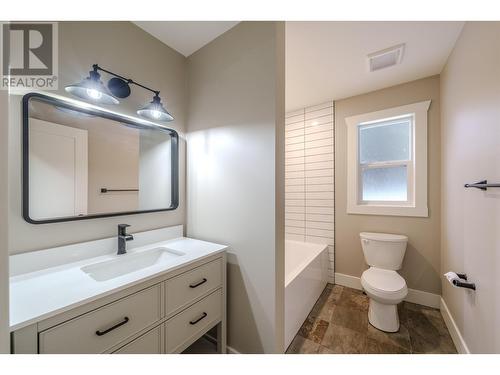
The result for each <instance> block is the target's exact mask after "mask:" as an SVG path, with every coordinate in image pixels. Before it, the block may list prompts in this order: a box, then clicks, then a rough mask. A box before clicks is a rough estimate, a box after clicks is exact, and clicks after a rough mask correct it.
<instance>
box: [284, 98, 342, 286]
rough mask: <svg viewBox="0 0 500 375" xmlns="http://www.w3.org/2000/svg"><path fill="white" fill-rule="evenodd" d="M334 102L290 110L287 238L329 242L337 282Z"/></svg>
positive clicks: (331, 268) (287, 127)
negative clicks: (335, 255)
mask: <svg viewBox="0 0 500 375" xmlns="http://www.w3.org/2000/svg"><path fill="white" fill-rule="evenodd" d="M333 114H334V103H333V102H327V103H323V104H320V105H316V106H313V107H307V108H304V109H300V110H297V111H293V112H288V113H287V114H286V116H285V117H286V119H285V233H286V239H290V240H296V241H305V242H315V243H324V244H327V245H329V247H328V252H329V256H330V265H329V270H328V273H329V278H330V282H332V283H333V282H334V210H335V202H334V173H333V168H334V132H333V129H334V127H333V121H334V116H333Z"/></svg>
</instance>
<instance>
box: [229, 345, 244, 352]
mask: <svg viewBox="0 0 500 375" xmlns="http://www.w3.org/2000/svg"><path fill="white" fill-rule="evenodd" d="M226 351H227V354H241V353H240V352H239V351H237V350H236V349H235V348H233V347H232V346H229V345H226Z"/></svg>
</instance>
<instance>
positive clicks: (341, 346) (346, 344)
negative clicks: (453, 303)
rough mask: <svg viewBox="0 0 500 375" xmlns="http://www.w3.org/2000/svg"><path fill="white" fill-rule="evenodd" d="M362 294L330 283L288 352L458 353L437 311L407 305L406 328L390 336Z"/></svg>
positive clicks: (401, 309)
mask: <svg viewBox="0 0 500 375" xmlns="http://www.w3.org/2000/svg"><path fill="white" fill-rule="evenodd" d="M368 307H369V299H368V297H367V296H366V295H364V294H363V293H362V292H361V291H359V290H355V289H351V288H347V287H343V286H340V285H332V284H328V285H327V286H326V288H325V290H324V291H323V293H322V294H321V297H320V298H319V299H318V301H317V303H316V304H315V305H314V308H313V309H312V311H311V313H310V314H309V316H308V317H307V319H306V321H305V322H304V324H302V327H301V328H300V330H299V332H298V334H297V336H296V337H295V339H294V341H293V342H292V344H291V345H290V348H289V349H288V351H287V353H291V352H294V353H321V354H334V353H344V354H348V353H386V354H390V353H394V354H396V353H456V349H455V346H454V344H453V341H452V339H451V336H450V334H449V332H448V329H447V328H446V325H445V323H444V320H443V318H442V316H441V313H440V311H439V310H437V309H433V308H430V307H426V306H421V305H417V304H414V303H410V302H403V303H401V304H399V305H398V314H399V320H400V329H399V331H398V332H394V333H387V332H383V331H380V330H378V329H377V328H375V327H373V326H372V325H370V324H369V323H368Z"/></svg>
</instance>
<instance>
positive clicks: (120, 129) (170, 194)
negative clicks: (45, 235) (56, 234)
mask: <svg viewBox="0 0 500 375" xmlns="http://www.w3.org/2000/svg"><path fill="white" fill-rule="evenodd" d="M22 112H23V166H22V168H23V217H24V219H25V220H26V221H28V222H29V223H32V224H43V223H56V222H63V221H71V220H84V219H93V218H100V217H109V216H118V215H131V214H140V213H148V212H158V211H169V210H174V209H176V208H177V207H178V205H179V136H178V134H177V132H176V131H175V130H173V129H170V128H167V127H165V126H163V125H160V124H156V123H154V122H150V121H147V120H142V119H138V118H135V117H131V116H127V115H121V114H117V113H115V112H112V111H109V110H106V109H104V108H100V107H97V106H94V105H92V104H88V103H85V102H79V101H76V100H73V99H67V98H64V97H58V96H52V95H46V94H42V93H29V94H26V95H25V96H24V97H23V100H22Z"/></svg>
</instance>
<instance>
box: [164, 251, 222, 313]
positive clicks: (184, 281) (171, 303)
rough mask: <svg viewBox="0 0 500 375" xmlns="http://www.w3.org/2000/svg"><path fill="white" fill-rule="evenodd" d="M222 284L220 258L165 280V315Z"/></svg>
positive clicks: (178, 309)
mask: <svg viewBox="0 0 500 375" xmlns="http://www.w3.org/2000/svg"><path fill="white" fill-rule="evenodd" d="M221 285H222V260H221V259H217V260H214V261H212V262H210V263H207V264H204V265H202V266H200V267H197V268H195V269H193V270H191V271H188V272H185V273H183V274H181V275H179V276H177V277H174V278H172V279H170V280H167V283H166V301H167V302H166V313H167V316H168V315H170V314H172V313H174V312H177V311H180V310H181V309H182V308H184V307H186V306H188V305H189V304H190V303H192V302H193V301H194V300H195V299H196V298H199V297H201V296H202V295H204V294H205V293H207V292H208V291H210V290H214V289H217V288H219V287H220V286H221Z"/></svg>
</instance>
